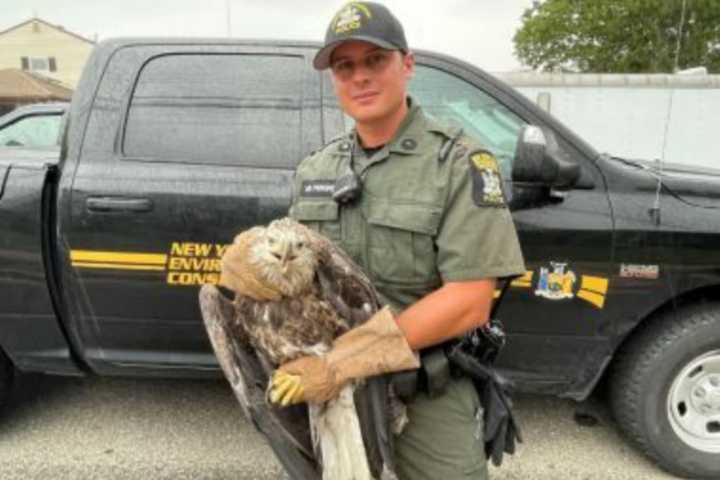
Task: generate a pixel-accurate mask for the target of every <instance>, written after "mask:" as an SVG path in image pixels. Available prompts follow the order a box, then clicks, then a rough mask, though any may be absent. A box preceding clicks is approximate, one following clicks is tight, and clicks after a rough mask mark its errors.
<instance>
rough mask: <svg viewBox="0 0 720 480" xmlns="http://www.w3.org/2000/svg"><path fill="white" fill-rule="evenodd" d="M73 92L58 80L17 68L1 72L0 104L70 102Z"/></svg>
mask: <svg viewBox="0 0 720 480" xmlns="http://www.w3.org/2000/svg"><path fill="white" fill-rule="evenodd" d="M72 93H73V91H72V90H70V89H69V88H66V87H64V86H62V85H61V84H60V82H58V81H57V80H53V79H51V78H47V77H43V76H42V75H38V74H37V73H30V72H26V71H23V70H18V69H15V68H6V69H3V70H0V102H14V103H17V102H42V101H48V100H70V97H72Z"/></svg>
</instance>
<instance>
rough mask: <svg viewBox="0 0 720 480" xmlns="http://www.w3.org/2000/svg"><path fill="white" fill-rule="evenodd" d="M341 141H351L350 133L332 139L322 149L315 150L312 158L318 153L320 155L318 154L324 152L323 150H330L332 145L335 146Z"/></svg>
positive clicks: (311, 154) (311, 153)
mask: <svg viewBox="0 0 720 480" xmlns="http://www.w3.org/2000/svg"><path fill="white" fill-rule="evenodd" d="M341 140H348V141H350V134H349V133H341V134H340V135H338V136H336V137H333V138H331V139H330V140H328V141H327V142H325V143H324V144H323V145H321V146H320V147H318V148H316V149H315V150H313V151H312V152H310V156H311V157H312V156H313V155H315V154H316V153H318V152H320V151H322V150H325V149H326V148H328V147H329V146H330V145H332V144H334V143H337V142H339V141H341Z"/></svg>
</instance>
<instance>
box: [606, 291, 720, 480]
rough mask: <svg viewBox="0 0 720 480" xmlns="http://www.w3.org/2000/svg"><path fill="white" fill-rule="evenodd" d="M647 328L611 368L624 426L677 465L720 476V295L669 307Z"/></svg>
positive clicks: (683, 470)
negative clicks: (674, 308)
mask: <svg viewBox="0 0 720 480" xmlns="http://www.w3.org/2000/svg"><path fill="white" fill-rule="evenodd" d="M641 328H642V329H641V330H640V331H639V332H637V333H636V334H633V337H632V338H630V339H629V340H628V341H627V342H626V344H625V345H623V347H622V348H621V349H620V351H619V352H618V354H617V355H616V358H615V363H614V368H613V371H612V376H611V385H610V387H611V390H610V395H611V403H612V410H613V413H614V415H615V418H616V420H617V422H618V424H619V426H620V428H621V430H623V432H624V433H625V434H626V435H627V436H628V437H630V439H631V440H632V441H633V442H634V443H635V444H636V445H637V446H638V447H639V448H640V449H641V450H642V451H643V452H644V453H645V454H646V455H647V456H649V457H650V458H651V459H653V460H654V461H655V462H657V464H658V465H660V467H661V468H663V469H664V470H667V471H668V472H670V473H673V474H675V475H679V476H682V477H688V478H713V479H718V478H720V303H705V304H697V305H690V306H687V307H683V308H682V309H681V310H677V311H669V312H665V313H663V314H661V315H658V316H657V317H655V318H653V319H651V320H650V321H649V322H648V324H647V325H644V326H643V327H641Z"/></svg>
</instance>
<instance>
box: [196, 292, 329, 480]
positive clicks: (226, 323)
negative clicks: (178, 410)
mask: <svg viewBox="0 0 720 480" xmlns="http://www.w3.org/2000/svg"><path fill="white" fill-rule="evenodd" d="M200 310H201V312H202V316H203V320H204V322H205V328H206V329H207V331H208V335H209V337H210V341H211V343H212V346H213V349H214V350H215V356H216V357H217V359H218V362H219V363H220V367H221V368H222V369H223V372H224V373H225V376H226V377H227V379H228V381H229V382H230V385H231V386H232V389H233V392H235V396H236V397H237V399H238V401H239V402H240V405H241V406H242V409H243V411H244V413H245V416H246V417H247V418H248V420H250V421H251V422H252V423H253V424H254V425H255V427H256V428H257V429H258V430H260V432H262V433H263V434H264V435H265V437H266V438H267V439H268V442H269V444H270V447H271V448H272V449H273V451H274V452H275V455H276V457H277V458H278V460H279V461H280V463H282V465H283V467H284V468H285V470H286V471H287V472H288V473H289V474H290V476H291V478H293V479H299V480H320V478H321V475H320V474H319V469H318V465H317V462H316V460H315V457H314V454H313V448H312V442H311V438H310V427H309V423H308V414H307V406H306V405H305V404H302V405H297V406H293V407H288V408H280V409H275V408H271V407H269V406H268V404H267V403H266V401H265V387H266V386H267V383H268V378H269V374H270V373H271V368H272V367H271V366H270V363H269V362H268V361H267V360H265V359H263V358H260V357H259V356H258V354H256V351H255V349H254V348H252V346H251V345H250V343H249V341H248V338H247V337H246V336H244V335H243V333H242V331H240V330H239V329H238V328H236V322H235V318H234V317H235V308H234V306H233V304H232V302H231V301H230V300H229V299H227V298H226V297H225V296H224V295H223V294H222V293H221V292H220V290H219V289H218V288H217V287H215V286H214V285H203V287H202V288H201V289H200Z"/></svg>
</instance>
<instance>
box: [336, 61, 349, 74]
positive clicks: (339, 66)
mask: <svg viewBox="0 0 720 480" xmlns="http://www.w3.org/2000/svg"><path fill="white" fill-rule="evenodd" d="M332 69H333V70H334V71H335V72H347V71H350V70H352V62H336V63H335V64H334V65H333V66H332Z"/></svg>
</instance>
